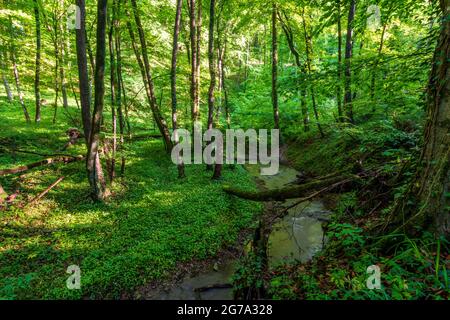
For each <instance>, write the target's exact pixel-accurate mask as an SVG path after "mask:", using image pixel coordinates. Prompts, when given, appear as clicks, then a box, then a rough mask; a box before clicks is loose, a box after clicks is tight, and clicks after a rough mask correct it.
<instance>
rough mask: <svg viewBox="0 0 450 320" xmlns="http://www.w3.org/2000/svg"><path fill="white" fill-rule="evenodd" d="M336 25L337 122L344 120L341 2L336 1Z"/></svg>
mask: <svg viewBox="0 0 450 320" xmlns="http://www.w3.org/2000/svg"><path fill="white" fill-rule="evenodd" d="M337 19H338V20H337V25H338V67H337V76H338V79H337V86H336V87H337V88H336V90H337V94H336V100H337V107H338V122H342V121H343V119H344V113H343V111H342V4H341V0H337Z"/></svg>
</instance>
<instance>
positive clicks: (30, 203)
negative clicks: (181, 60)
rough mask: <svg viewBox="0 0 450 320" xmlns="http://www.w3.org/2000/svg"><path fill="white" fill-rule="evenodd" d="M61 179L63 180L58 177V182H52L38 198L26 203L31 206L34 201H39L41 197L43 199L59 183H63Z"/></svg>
mask: <svg viewBox="0 0 450 320" xmlns="http://www.w3.org/2000/svg"><path fill="white" fill-rule="evenodd" d="M63 179H64V177H60V178H59V179H58V180H56V181H55V182H53V183H52V184H51V185H50V186H49V187H48V188H47V189H45V190H44V191H42V192H41V193H40V194H39V195H38V196H36V197H35V198H34V199H33V200H31V201H30V202H29V203H28V205H32V204H33V203H35V202H36V201H39V200H40V199H42V197H44V196H45V195H46V194H47V193H48V192H49V191H50V190H52V189H53V188H54V187H56V186H57V185H58V184H59V183H60V182H61V181H63Z"/></svg>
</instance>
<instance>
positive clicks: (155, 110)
mask: <svg viewBox="0 0 450 320" xmlns="http://www.w3.org/2000/svg"><path fill="white" fill-rule="evenodd" d="M131 4H132V7H133V13H134V21H135V23H136V26H137V30H138V35H139V40H140V43H141V51H142V59H143V66H144V75H145V79H144V81H146V82H147V86H146V87H147V96H148V98H149V100H150V101H149V102H150V108H151V110H152V114H153V118H154V120H155V122H156V125H157V126H158V129H159V131H160V132H161V134H162V136H163V139H164V143H165V147H166V151H167V152H168V153H169V152H170V151H171V150H172V141H171V139H170V132H169V129H168V127H167V123H166V121H165V120H164V118H163V116H162V114H161V111H160V110H159V107H158V105H157V102H156V97H155V88H154V86H153V80H152V75H151V71H150V62H149V60H148V51H147V43H146V40H145V34H144V28H143V27H142V23H141V18H140V16H139V11H138V7H137V5H136V0H131ZM97 63H98V61H97Z"/></svg>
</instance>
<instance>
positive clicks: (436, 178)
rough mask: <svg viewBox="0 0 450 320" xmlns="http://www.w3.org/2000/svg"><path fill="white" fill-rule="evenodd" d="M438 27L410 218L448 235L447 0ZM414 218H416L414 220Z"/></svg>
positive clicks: (449, 30)
mask: <svg viewBox="0 0 450 320" xmlns="http://www.w3.org/2000/svg"><path fill="white" fill-rule="evenodd" d="M440 8H441V11H442V17H441V19H442V23H441V31H440V36H439V40H438V44H437V46H436V50H435V53H434V63H433V67H432V71H431V75H430V82H429V85H428V108H427V109H428V110H427V113H428V116H427V122H426V126H425V140H424V142H425V144H424V147H423V149H422V155H421V158H420V160H421V161H420V166H419V169H418V172H417V176H416V181H415V183H414V184H413V199H418V200H419V201H420V207H419V208H418V210H417V212H414V213H413V214H412V216H411V217H408V218H409V219H410V222H414V225H418V222H419V225H422V226H424V227H427V226H430V225H431V226H434V228H433V229H435V231H436V232H437V233H438V234H442V235H446V236H448V235H450V134H449V132H450V71H449V61H450V19H449V17H450V0H440ZM416 219H417V220H416Z"/></svg>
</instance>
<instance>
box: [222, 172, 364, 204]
mask: <svg viewBox="0 0 450 320" xmlns="http://www.w3.org/2000/svg"><path fill="white" fill-rule="evenodd" d="M357 179H360V177H358V176H353V175H348V176H335V177H330V178H327V179H320V178H319V179H316V180H313V181H311V182H308V183H305V184H301V185H297V186H290V187H286V188H281V189H273V190H265V191H245V190H240V189H237V188H233V187H231V186H229V185H225V186H224V187H223V190H224V191H225V192H226V193H228V194H231V195H234V196H236V197H239V198H242V199H247V200H253V201H261V202H265V201H284V200H287V199H296V198H301V197H303V196H304V195H305V193H307V192H311V191H315V190H318V189H321V188H325V187H327V186H330V187H331V186H333V185H336V184H341V183H344V182H350V181H354V180H357Z"/></svg>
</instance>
